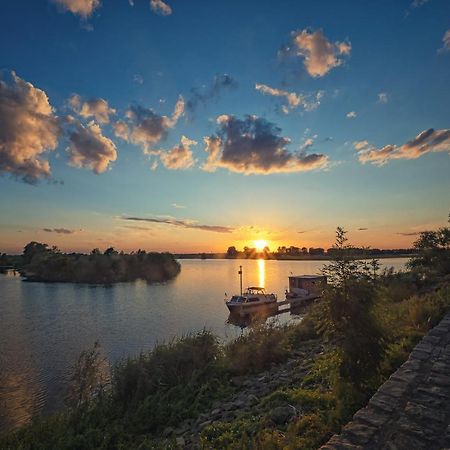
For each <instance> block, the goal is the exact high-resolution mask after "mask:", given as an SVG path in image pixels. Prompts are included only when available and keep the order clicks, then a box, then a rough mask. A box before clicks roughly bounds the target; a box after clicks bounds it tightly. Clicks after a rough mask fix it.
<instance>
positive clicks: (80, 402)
mask: <svg viewBox="0 0 450 450" xmlns="http://www.w3.org/2000/svg"><path fill="white" fill-rule="evenodd" d="M106 367H107V363H106V360H105V358H103V357H102V356H101V354H100V344H99V343H98V342H95V343H94V347H93V348H92V349H91V350H86V351H83V352H82V353H81V355H80V356H79V358H78V361H77V362H76V364H75V366H74V367H73V371H72V376H71V378H70V383H69V388H68V391H67V395H66V399H65V400H66V404H67V405H68V406H69V408H70V409H72V410H79V409H80V408H82V407H83V406H84V405H87V404H88V403H89V401H90V400H92V399H93V398H95V397H97V396H98V395H100V394H101V393H102V392H103V391H104V389H105V387H106V385H107V381H108V374H107V373H106V370H105V369H106Z"/></svg>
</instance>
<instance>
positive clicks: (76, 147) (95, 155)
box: [67, 117, 117, 174]
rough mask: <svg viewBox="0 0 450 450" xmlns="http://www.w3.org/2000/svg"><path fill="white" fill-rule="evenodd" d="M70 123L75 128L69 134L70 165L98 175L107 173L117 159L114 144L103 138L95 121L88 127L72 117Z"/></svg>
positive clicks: (69, 119)
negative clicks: (110, 165)
mask: <svg viewBox="0 0 450 450" xmlns="http://www.w3.org/2000/svg"><path fill="white" fill-rule="evenodd" d="M68 121H69V123H71V124H72V125H73V128H74V130H73V131H71V132H70V133H69V141H70V144H69V147H68V148H67V152H68V153H69V164H70V165H71V166H74V167H80V168H81V167H82V168H87V169H91V170H93V171H94V172H95V173H96V174H100V173H103V172H105V170H106V169H108V166H109V164H110V163H111V162H113V161H115V160H116V159H117V150H116V146H115V144H114V142H113V141H111V139H109V138H107V137H106V136H103V134H102V130H101V128H100V126H99V125H98V124H96V123H95V122H93V121H92V122H90V123H88V125H87V126H84V125H82V124H81V123H80V122H79V121H78V120H76V119H74V118H72V117H69V118H68Z"/></svg>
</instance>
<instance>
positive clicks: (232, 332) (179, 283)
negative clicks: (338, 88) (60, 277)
mask: <svg viewBox="0 0 450 450" xmlns="http://www.w3.org/2000/svg"><path fill="white" fill-rule="evenodd" d="M406 261H407V260H406V259H403V258H397V259H383V260H381V262H382V264H383V265H384V266H388V267H390V266H393V267H394V268H395V269H396V270H400V269H403V268H404V264H405V262H406ZM181 265H182V268H181V273H180V275H179V276H178V277H177V278H176V279H175V280H174V281H172V282H169V283H166V284H161V285H148V284H147V283H145V282H141V281H137V282H134V283H121V284H116V285H113V286H106V287H105V286H89V285H80V284H69V283H26V282H23V281H21V279H20V277H19V276H14V275H13V274H9V275H0V430H2V429H3V430H5V429H11V428H15V427H17V426H21V425H23V424H25V423H26V422H27V421H29V420H30V418H31V417H32V416H33V415H34V414H42V413H44V414H46V413H49V412H52V411H55V410H57V409H58V408H61V406H62V398H63V397H64V391H65V386H66V382H67V380H68V377H69V375H70V368H71V366H72V365H73V363H74V361H76V359H77V357H78V356H79V354H80V352H81V351H82V350H84V349H88V348H91V347H92V345H93V343H94V342H95V341H97V340H98V341H99V342H100V343H101V346H102V350H103V352H104V353H105V355H106V356H107V357H108V359H109V360H110V361H112V362H113V361H117V360H118V359H120V358H123V357H126V356H128V355H134V354H137V353H139V352H140V351H141V350H146V349H150V348H152V347H153V346H154V345H155V343H157V342H162V341H167V340H169V339H172V338H173V337H175V336H180V335H182V334H185V333H189V332H195V331H198V330H201V329H203V328H206V329H208V330H211V331H212V332H214V333H215V334H217V335H218V336H220V338H222V339H230V338H232V337H234V336H237V335H238V334H240V333H241V328H239V327H238V326H235V325H232V324H229V323H227V319H228V310H227V308H226V306H225V304H224V301H223V298H224V293H225V292H226V293H227V294H228V295H229V296H230V295H232V294H235V293H237V292H238V290H239V280H238V275H237V271H238V270H239V265H242V266H243V271H244V286H248V285H260V286H264V287H266V289H267V291H268V292H274V293H276V294H278V296H279V298H281V299H283V293H284V291H285V289H286V287H287V281H288V276H289V275H290V274H291V273H292V274H294V275H301V274H316V273H318V271H319V270H320V268H321V267H322V265H323V261H263V260H259V261H258V260H247V261H244V260H204V261H203V260H182V261H181ZM277 320H278V321H281V322H284V321H286V320H292V316H289V314H284V315H282V316H278V317H277ZM294 320H295V319H294Z"/></svg>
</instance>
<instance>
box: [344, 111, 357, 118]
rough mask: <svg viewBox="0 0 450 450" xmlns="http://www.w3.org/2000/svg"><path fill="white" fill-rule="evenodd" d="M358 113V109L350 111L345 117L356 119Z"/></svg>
mask: <svg viewBox="0 0 450 450" xmlns="http://www.w3.org/2000/svg"><path fill="white" fill-rule="evenodd" d="M357 115H358V114H356V111H350V112H348V113H347V114H346V115H345V117H347V119H355V118H356V116H357Z"/></svg>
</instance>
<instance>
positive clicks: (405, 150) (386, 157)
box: [354, 128, 450, 166]
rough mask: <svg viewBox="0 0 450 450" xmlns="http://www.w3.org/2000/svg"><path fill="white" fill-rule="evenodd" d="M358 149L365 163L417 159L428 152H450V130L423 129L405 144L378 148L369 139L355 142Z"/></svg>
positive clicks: (377, 163) (361, 160)
mask: <svg viewBox="0 0 450 450" xmlns="http://www.w3.org/2000/svg"><path fill="white" fill-rule="evenodd" d="M354 147H355V149H356V150H357V151H358V158H359V160H360V162H362V163H363V164H365V163H368V162H369V163H371V164H375V165H377V166H383V165H385V164H387V163H388V162H389V161H390V160H393V159H417V158H420V157H421V156H423V155H425V154H427V153H432V152H433V153H438V152H449V153H450V130H449V129H442V130H434V129H433V128H430V129H428V130H425V131H422V132H421V133H420V134H418V135H417V136H416V137H415V138H414V139H412V140H411V141H409V142H407V143H406V144H403V145H400V146H398V145H393V144H389V145H386V146H384V147H383V148H380V149H377V148H375V147H373V146H371V145H370V144H369V143H368V142H367V141H359V142H355V143H354Z"/></svg>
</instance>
